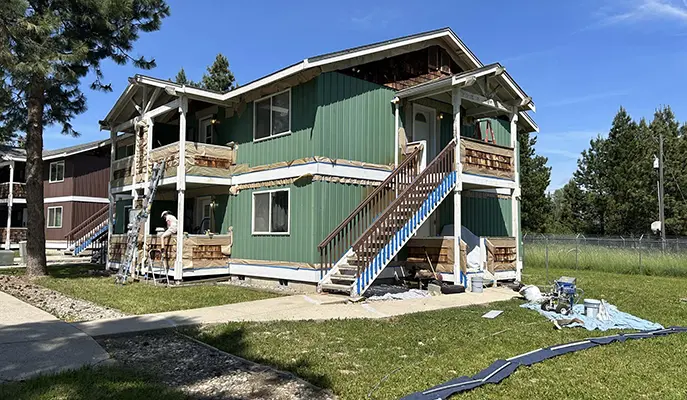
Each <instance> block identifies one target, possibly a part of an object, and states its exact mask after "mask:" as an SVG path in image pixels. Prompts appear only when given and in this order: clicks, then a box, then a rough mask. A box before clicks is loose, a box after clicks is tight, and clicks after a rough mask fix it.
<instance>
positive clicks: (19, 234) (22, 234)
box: [0, 227, 28, 243]
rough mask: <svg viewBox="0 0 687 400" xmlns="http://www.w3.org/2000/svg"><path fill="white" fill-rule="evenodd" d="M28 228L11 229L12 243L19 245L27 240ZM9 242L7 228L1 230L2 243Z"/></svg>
mask: <svg viewBox="0 0 687 400" xmlns="http://www.w3.org/2000/svg"><path fill="white" fill-rule="evenodd" d="M27 232H28V228H10V243H19V242H22V241H25V240H26V233H27ZM5 240H7V228H4V227H3V228H0V242H1V243H5Z"/></svg>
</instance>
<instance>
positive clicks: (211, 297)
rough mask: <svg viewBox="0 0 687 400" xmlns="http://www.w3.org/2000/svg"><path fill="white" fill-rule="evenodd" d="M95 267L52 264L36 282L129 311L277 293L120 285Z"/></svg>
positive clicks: (195, 305) (161, 309)
mask: <svg viewBox="0 0 687 400" xmlns="http://www.w3.org/2000/svg"><path fill="white" fill-rule="evenodd" d="M95 268H98V267H96V266H93V265H88V264H86V265H84V264H77V265H59V266H49V267H48V273H49V275H50V276H48V277H45V278H39V279H38V280H37V282H36V283H38V284H40V285H42V286H45V287H47V288H50V289H53V290H56V291H58V292H61V293H64V294H66V295H67V296H71V297H74V298H79V299H84V300H88V301H91V302H93V303H96V304H100V305H102V306H107V307H111V308H114V309H117V310H120V311H122V312H124V313H127V314H147V313H156V312H164V311H173V310H184V309H191V308H199V307H210V306H217V305H222V304H231V303H241V302H245V301H252V300H260V299H266V298H271V297H276V296H278V295H277V294H274V293H270V292H266V291H258V290H253V289H248V288H244V287H238V286H231V285H198V286H186V287H165V286H153V285H151V284H147V283H140V282H138V283H137V282H134V283H130V284H126V285H124V286H121V285H115V284H114V277H95V276H90V275H89V274H88V270H92V269H95ZM4 271H11V270H0V274H3V273H4Z"/></svg>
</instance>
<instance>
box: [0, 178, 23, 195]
mask: <svg viewBox="0 0 687 400" xmlns="http://www.w3.org/2000/svg"><path fill="white" fill-rule="evenodd" d="M9 196H10V183H9V182H3V183H0V199H8V198H9ZM12 197H14V198H15V199H24V198H26V184H25V183H21V182H14V183H13V184H12Z"/></svg>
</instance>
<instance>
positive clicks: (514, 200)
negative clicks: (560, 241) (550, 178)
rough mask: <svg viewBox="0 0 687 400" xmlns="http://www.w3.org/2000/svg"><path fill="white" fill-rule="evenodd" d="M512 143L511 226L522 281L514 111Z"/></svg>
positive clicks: (516, 116) (518, 177)
mask: <svg viewBox="0 0 687 400" xmlns="http://www.w3.org/2000/svg"><path fill="white" fill-rule="evenodd" d="M510 144H511V147H512V148H513V154H514V155H515V156H514V159H513V168H514V169H515V189H513V191H512V197H511V214H512V220H511V227H512V233H513V236H514V237H515V279H516V280H517V281H520V280H521V278H522V259H521V258H520V257H521V254H520V245H521V243H520V241H521V240H522V235H521V232H520V224H519V222H520V219H519V216H520V207H518V203H519V202H520V173H519V171H518V167H519V164H520V155H519V154H518V151H517V145H518V113H517V112H515V113H512V114H511V115H510Z"/></svg>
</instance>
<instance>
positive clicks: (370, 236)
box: [351, 139, 456, 276]
mask: <svg viewBox="0 0 687 400" xmlns="http://www.w3.org/2000/svg"><path fill="white" fill-rule="evenodd" d="M455 152H456V140H455V139H453V140H452V141H451V142H449V144H448V145H446V147H445V148H444V149H443V150H442V151H441V153H439V155H437V156H436V157H435V158H434V159H433V160H432V162H431V163H430V164H429V165H428V166H427V168H425V169H424V170H423V171H422V172H421V173H420V175H418V176H417V177H416V178H415V179H414V180H413V181H412V183H411V184H410V185H408V186H407V187H406V189H405V190H404V191H403V192H402V193H400V194H399V195H398V197H396V199H394V201H392V202H391V204H389V206H388V207H387V208H386V209H385V210H384V212H382V214H381V215H380V216H379V218H377V219H376V221H374V223H373V224H372V225H370V226H369V227H368V228H367V229H366V230H365V232H363V234H362V235H360V237H359V238H358V240H357V241H356V242H355V243H353V245H352V246H351V247H352V248H353V252H354V253H355V255H356V257H357V258H358V272H357V276H360V274H361V271H362V269H363V268H367V266H369V265H370V264H371V263H372V260H373V259H374V257H376V255H377V254H378V253H379V252H380V251H381V250H382V249H383V248H384V247H385V246H386V245H387V243H389V241H390V240H391V239H392V237H393V236H394V235H395V234H396V232H398V231H399V230H400V229H401V228H402V227H403V226H404V225H405V224H406V223H407V222H408V220H410V218H411V217H412V216H413V215H415V213H416V212H417V211H418V210H419V209H420V207H421V206H422V204H423V203H424V202H425V200H426V199H427V197H428V196H429V195H430V194H431V193H432V192H433V191H434V190H435V189H436V188H437V187H438V186H439V185H440V184H441V183H442V182H443V181H444V179H445V178H446V176H448V175H449V174H450V173H452V172H453V171H455V165H456V164H455V162H456V157H455V156H456V153H455Z"/></svg>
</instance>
